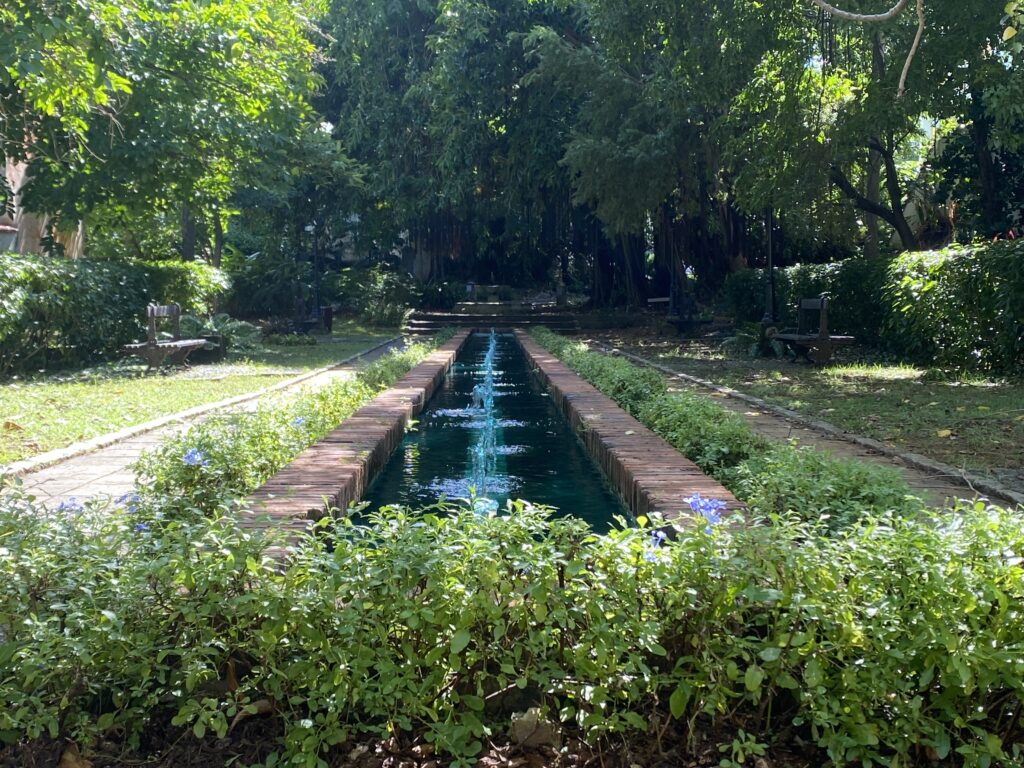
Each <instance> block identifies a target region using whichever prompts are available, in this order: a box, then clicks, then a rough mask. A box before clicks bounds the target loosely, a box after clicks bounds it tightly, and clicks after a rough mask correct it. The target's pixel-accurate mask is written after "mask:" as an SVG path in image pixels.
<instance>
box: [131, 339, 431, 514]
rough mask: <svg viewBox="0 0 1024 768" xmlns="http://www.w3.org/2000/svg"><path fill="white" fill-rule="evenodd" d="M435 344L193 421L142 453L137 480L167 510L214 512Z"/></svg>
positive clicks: (262, 479) (411, 348) (409, 347)
mask: <svg viewBox="0 0 1024 768" xmlns="http://www.w3.org/2000/svg"><path fill="white" fill-rule="evenodd" d="M439 338H444V337H443V336H441V337H439ZM432 349H433V345H432V344H410V345H407V346H406V347H404V348H403V349H402V350H401V351H392V352H390V353H388V354H387V355H384V356H383V357H381V358H379V359H377V360H375V361H374V362H373V363H371V364H370V365H368V366H367V367H366V368H365V369H363V370H362V371H360V372H359V374H358V375H357V376H356V377H355V378H353V379H346V380H344V381H339V382H335V383H333V384H331V385H329V386H326V387H323V388H321V389H318V390H316V391H314V392H304V393H302V394H300V395H297V396H296V395H290V396H289V397H288V398H287V400H281V401H275V402H272V403H270V404H267V405H262V406H261V407H260V408H259V409H257V410H256V411H255V412H253V413H244V414H235V415H228V416H221V417H217V418H213V419H209V420H207V421H204V422H202V423H200V424H197V425H196V426H193V427H191V428H190V429H188V430H187V431H185V432H183V433H181V434H179V435H175V436H173V437H171V438H170V439H168V440H167V441H165V442H164V443H163V444H162V445H161V446H160V447H159V448H157V449H155V450H153V451H149V452H147V453H144V454H143V455H142V457H141V458H140V459H139V460H138V462H137V463H136V472H137V475H138V484H139V487H140V489H141V490H142V491H143V492H144V493H146V494H147V495H155V496H157V497H160V498H167V499H169V500H173V501H168V502H167V504H166V508H167V509H170V508H171V507H174V508H176V509H179V510H189V509H198V510H202V511H204V512H206V513H208V514H214V513H215V512H216V511H217V509H218V506H219V505H220V504H221V503H222V502H223V501H224V500H225V499H227V498H232V497H235V496H244V495H245V494H246V493H248V492H249V491H252V490H254V489H255V488H257V487H258V486H259V485H260V484H261V483H263V482H265V481H266V480H268V479H269V478H270V477H271V476H272V475H273V474H274V473H275V472H276V471H277V470H279V469H280V468H281V467H283V466H284V465H285V464H287V463H288V462H289V461H291V460H292V459H293V458H294V457H295V456H296V455H297V454H298V453H299V452H301V451H302V450H303V449H305V448H306V447H307V446H309V445H311V444H312V443H314V442H316V441H317V440H319V439H320V438H322V437H323V436H324V435H326V434H327V433H328V432H330V431H331V430H332V429H334V428H335V427H336V426H338V424H339V423H341V422H342V421H343V420H344V419H345V418H347V417H348V416H350V415H351V414H352V413H353V412H355V410H356V409H358V408H359V407H360V406H362V405H363V404H365V403H366V402H368V401H369V400H370V399H372V398H373V397H374V396H376V395H377V394H378V393H379V392H380V391H382V390H384V389H386V388H387V387H389V386H391V385H392V384H393V383H394V382H395V381H397V380H398V379H399V377H401V376H402V375H403V374H405V373H406V372H407V371H408V370H409V369H410V368H412V367H413V366H414V365H416V364H417V363H418V362H420V361H421V360H422V359H423V358H424V357H425V356H426V355H427V353H428V352H430V351H431V350H432Z"/></svg>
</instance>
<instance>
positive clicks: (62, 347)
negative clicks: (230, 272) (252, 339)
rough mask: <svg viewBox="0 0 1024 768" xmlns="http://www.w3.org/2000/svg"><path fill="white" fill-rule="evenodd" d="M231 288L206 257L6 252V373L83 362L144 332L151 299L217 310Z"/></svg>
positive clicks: (2, 334)
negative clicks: (133, 258) (124, 258)
mask: <svg viewBox="0 0 1024 768" xmlns="http://www.w3.org/2000/svg"><path fill="white" fill-rule="evenodd" d="M224 288H225V282H224V279H223V275H221V273H220V272H219V271H218V270H216V269H214V268H213V267H211V266H209V265H207V264H203V263H198V262H197V263H187V264H186V263H181V262H117V261H88V260H75V261H71V260H66V259H56V258H47V257H41V256H19V255H16V254H0V375H2V374H5V373H10V372H14V371H23V370H37V369H42V368H46V367H49V366H62V365H74V364H81V362H86V361H90V360H94V359H97V358H100V357H103V356H106V355H111V354H114V353H116V352H117V351H118V350H119V349H120V347H121V346H122V345H124V344H127V343H130V342H132V341H137V340H138V339H139V338H140V336H141V335H142V334H144V330H143V329H144V326H145V316H144V312H145V305H146V304H147V303H150V302H151V301H156V302H159V303H165V304H166V303H172V302H174V303H178V304H181V306H182V308H183V309H184V310H185V311H191V312H203V313H206V312H209V311H210V309H211V308H212V304H213V302H214V300H215V299H216V297H217V296H218V295H219V293H220V292H221V291H222V290H223V289H224Z"/></svg>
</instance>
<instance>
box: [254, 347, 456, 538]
mask: <svg viewBox="0 0 1024 768" xmlns="http://www.w3.org/2000/svg"><path fill="white" fill-rule="evenodd" d="M471 331H472V329H466V330H461V331H459V332H458V333H456V334H455V336H453V337H452V338H451V339H450V340H449V341H447V342H445V343H444V344H442V345H441V346H440V347H438V348H437V349H436V350H434V351H433V352H431V353H430V354H429V355H427V357H426V358H425V359H424V360H423V362H421V363H420V364H419V365H417V366H415V367H414V368H413V369H412V370H411V371H409V372H408V373H407V374H405V376H403V377H402V378H401V379H399V380H398V382H396V383H395V385H394V386H393V387H391V388H390V389H387V390H385V391H383V392H381V393H380V394H379V395H377V397H375V398H374V399H373V400H371V401H370V402H369V403H367V404H366V405H364V406H363V407H361V408H359V409H358V410H357V411H356V412H355V413H353V414H352V415H351V416H349V417H348V418H347V419H345V420H344V421H343V422H341V424H339V425H338V426H337V427H336V428H335V429H333V430H332V431H331V432H329V433H328V434H327V435H326V436H325V437H324V438H323V439H322V440H320V441H319V442H317V443H314V444H313V445H311V446H309V448H307V449H306V450H304V451H303V452H302V453H300V454H299V455H298V456H296V457H295V459H294V460H293V461H292V462H291V463H290V464H288V466H286V467H284V468H283V469H281V470H280V471H279V472H278V473H277V474H275V475H274V476H273V477H272V478H270V480H268V481H267V482H266V483H265V484H264V485H262V486H261V487H260V488H258V489H256V491H254V492H253V493H252V495H250V496H249V498H248V503H247V505H246V507H247V508H246V510H245V511H244V512H242V520H241V522H242V525H243V526H244V527H247V528H252V529H266V528H275V529H277V530H279V531H282V532H283V533H284V535H285V539H286V541H287V543H288V544H294V543H295V541H296V540H297V539H298V538H299V537H300V536H301V535H302V534H304V533H306V532H308V531H309V530H310V529H311V528H312V526H313V525H314V523H315V522H316V521H317V520H319V519H320V518H321V517H323V516H324V515H325V514H327V512H328V511H329V510H331V509H347V508H348V506H349V504H351V503H352V502H353V501H357V500H358V499H359V498H360V497H361V496H362V495H363V492H364V491H365V490H366V488H367V486H368V485H369V484H370V482H372V480H373V478H374V477H375V476H376V474H377V472H379V471H380V469H381V468H382V467H383V466H384V465H385V464H386V463H387V461H388V459H389V458H390V457H391V454H392V452H393V451H394V450H395V448H397V447H398V444H399V443H401V442H402V438H403V437H404V436H405V430H406V428H407V427H408V425H409V422H410V420H411V419H412V418H413V417H414V416H416V415H417V414H419V413H420V411H422V410H423V408H424V406H425V405H426V404H427V402H428V401H429V400H430V398H431V396H432V395H433V394H434V392H436V391H437V388H438V387H439V386H440V385H441V383H442V382H443V381H444V377H445V376H446V375H447V373H448V370H449V369H450V368H451V366H452V363H454V362H455V358H456V356H457V355H458V354H459V351H460V350H461V349H462V346H463V345H464V344H465V343H466V340H467V339H468V338H469V335H470V333H471ZM285 551H286V549H284V548H274V549H272V550H270V551H268V554H271V555H272V556H275V557H279V556H281V555H282V554H283V553H284V552H285Z"/></svg>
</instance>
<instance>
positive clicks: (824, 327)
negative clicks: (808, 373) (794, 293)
mask: <svg viewBox="0 0 1024 768" xmlns="http://www.w3.org/2000/svg"><path fill="white" fill-rule="evenodd" d="M796 316H797V329H796V331H783V332H781V333H775V334H769V338H770V339H772V340H773V341H781V342H782V343H783V344H785V345H786V346H787V347H788V348H790V349H792V350H793V351H794V353H795V354H797V355H800V356H802V357H803V358H805V359H806V360H808V361H809V362H812V363H814V364H815V365H825V363H827V362H828V361H829V360H831V359H832V352H833V351H834V350H835V348H836V347H841V346H842V345H844V344H852V343H853V342H854V341H855V339H854V337H853V336H833V335H832V334H830V333H829V332H828V294H827V293H823V294H821V295H820V296H818V297H817V298H816V299H800V301H799V303H798V304H797V310H796Z"/></svg>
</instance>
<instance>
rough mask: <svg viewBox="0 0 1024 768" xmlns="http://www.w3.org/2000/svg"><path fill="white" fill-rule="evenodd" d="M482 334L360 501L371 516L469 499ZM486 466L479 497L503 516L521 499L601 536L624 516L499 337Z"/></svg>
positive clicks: (519, 357)
mask: <svg viewBox="0 0 1024 768" xmlns="http://www.w3.org/2000/svg"><path fill="white" fill-rule="evenodd" d="M487 346H488V336H487V334H473V336H471V337H470V338H469V340H468V341H467V342H466V344H465V346H464V347H463V348H462V352H461V353H460V354H459V357H458V360H457V361H456V362H455V364H454V365H453V366H452V369H451V371H450V372H449V374H448V376H447V377H446V378H445V382H444V385H443V386H442V387H441V388H440V389H439V390H438V392H437V393H436V394H435V395H434V397H433V398H432V399H431V400H430V402H429V403H428V405H427V408H426V409H425V410H424V411H423V413H421V414H420V416H419V423H418V424H417V425H416V428H415V431H411V432H409V433H407V434H406V436H405V439H404V440H403V441H402V444H401V446H400V447H399V448H398V449H397V450H396V451H395V453H394V455H393V456H392V457H391V460H390V461H389V462H388V464H387V465H386V466H385V468H384V469H383V470H382V471H381V473H380V474H379V475H378V476H377V478H376V480H375V481H374V483H373V485H372V486H371V487H370V489H369V490H368V492H367V493H366V494H365V496H364V499H365V500H366V501H369V502H370V504H371V506H372V507H378V506H381V505H384V504H402V505H406V506H411V507H421V506H425V505H428V504H433V503H435V502H437V501H438V500H439V499H441V498H447V499H460V498H467V497H468V496H469V489H470V485H471V484H473V481H472V480H471V479H470V478H471V477H472V476H473V466H472V459H471V453H470V449H471V448H472V447H473V446H475V445H478V444H479V441H480V437H481V434H482V432H483V431H484V430H485V429H486V427H487V425H486V419H485V415H484V413H483V409H482V408H480V407H479V404H478V407H473V388H474V386H476V385H478V384H480V383H481V382H482V381H483V380H484V371H483V367H482V363H483V360H484V357H485V355H486V352H487ZM494 395H495V396H494V399H493V404H494V414H493V416H494V419H493V428H494V438H495V440H494V442H495V445H496V449H495V451H494V459H493V462H491V465H490V466H489V468H488V473H487V479H486V488H487V496H488V497H489V498H490V499H492V500H493V501H495V502H497V503H498V505H499V507H500V508H501V509H504V507H505V502H506V500H508V499H525V500H527V501H531V502H533V503H534V504H545V505H547V506H551V507H555V508H557V509H558V511H559V514H564V515H572V516H574V517H578V518H582V519H584V520H586V521H587V522H588V523H590V525H591V527H593V528H594V529H595V530H596V531H600V532H603V531H606V530H608V528H609V526H610V525H611V523H612V519H613V517H614V516H616V515H619V516H623V517H628V516H629V513H628V511H627V510H626V508H625V506H624V505H623V504H622V502H621V500H620V499H619V497H618V495H617V494H616V493H615V492H614V491H613V490H612V488H611V486H609V485H608V483H607V481H606V480H605V478H604V475H603V474H602V473H601V470H600V469H599V468H598V467H597V465H596V464H594V462H593V461H592V460H591V459H590V457H589V456H588V455H587V454H586V451H585V450H584V448H583V445H582V444H581V443H580V441H579V439H577V437H576V435H575V434H573V432H572V430H571V429H570V427H569V425H568V423H567V422H566V421H565V419H564V418H562V416H561V414H560V413H559V412H558V410H557V409H556V407H555V405H554V403H553V402H552V401H551V398H550V397H549V396H548V394H547V392H545V391H544V390H543V389H542V388H541V387H540V386H539V385H538V384H537V383H536V382H535V381H534V378H533V376H531V374H530V371H529V369H528V367H527V362H526V357H525V355H524V354H523V351H522V349H521V348H520V346H519V344H518V343H517V342H516V340H515V338H514V337H513V336H512V335H511V334H498V336H497V347H496V354H495V364H494Z"/></svg>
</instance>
